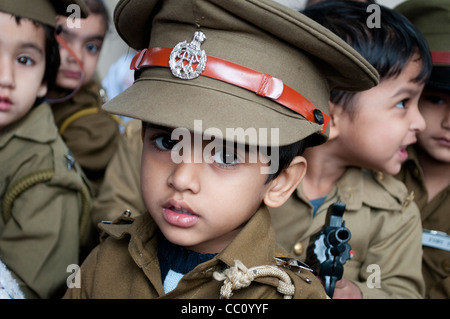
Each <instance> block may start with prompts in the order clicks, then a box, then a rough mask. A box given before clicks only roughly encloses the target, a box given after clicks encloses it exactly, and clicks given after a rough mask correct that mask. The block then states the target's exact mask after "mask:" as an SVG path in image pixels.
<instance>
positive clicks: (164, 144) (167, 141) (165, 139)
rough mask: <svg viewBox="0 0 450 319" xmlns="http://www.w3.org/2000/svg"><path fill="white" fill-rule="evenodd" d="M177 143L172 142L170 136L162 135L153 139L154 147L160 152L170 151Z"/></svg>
mask: <svg viewBox="0 0 450 319" xmlns="http://www.w3.org/2000/svg"><path fill="white" fill-rule="evenodd" d="M177 143H178V141H175V140H172V139H171V138H170V135H162V136H158V137H156V138H155V144H156V146H157V147H158V148H159V149H161V150H166V151H168V150H171V149H172V148H173V147H174V146H175V145H176V144H177Z"/></svg>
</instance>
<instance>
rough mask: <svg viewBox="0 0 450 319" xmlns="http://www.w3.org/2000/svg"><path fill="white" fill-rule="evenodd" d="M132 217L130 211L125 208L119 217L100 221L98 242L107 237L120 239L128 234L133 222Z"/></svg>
mask: <svg viewBox="0 0 450 319" xmlns="http://www.w3.org/2000/svg"><path fill="white" fill-rule="evenodd" d="M133 221H134V218H133V217H131V211H130V210H128V209H127V210H125V211H124V212H123V213H122V214H121V215H120V216H119V217H117V218H116V219H114V220H112V221H105V220H104V221H101V222H100V223H99V224H98V228H99V229H100V242H103V241H104V240H105V239H106V238H107V237H113V238H115V239H122V238H124V237H125V236H126V235H127V234H129V232H128V229H129V228H130V226H131V225H132V224H133Z"/></svg>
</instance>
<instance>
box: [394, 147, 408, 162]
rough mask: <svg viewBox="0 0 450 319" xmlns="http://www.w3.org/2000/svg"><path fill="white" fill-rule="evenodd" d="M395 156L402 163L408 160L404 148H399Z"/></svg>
mask: <svg viewBox="0 0 450 319" xmlns="http://www.w3.org/2000/svg"><path fill="white" fill-rule="evenodd" d="M397 154H398V156H399V157H400V160H401V161H402V162H404V161H406V160H407V159H408V151H406V147H401V148H399V149H398V151H397Z"/></svg>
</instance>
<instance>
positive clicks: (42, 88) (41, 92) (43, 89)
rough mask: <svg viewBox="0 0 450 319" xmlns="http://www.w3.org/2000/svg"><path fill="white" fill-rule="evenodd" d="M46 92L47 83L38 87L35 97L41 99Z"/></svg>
mask: <svg viewBox="0 0 450 319" xmlns="http://www.w3.org/2000/svg"><path fill="white" fill-rule="evenodd" d="M47 91H48V88H47V82H42V84H41V86H40V87H39V90H38V92H37V97H38V98H43V97H44V96H45V95H46V94H47Z"/></svg>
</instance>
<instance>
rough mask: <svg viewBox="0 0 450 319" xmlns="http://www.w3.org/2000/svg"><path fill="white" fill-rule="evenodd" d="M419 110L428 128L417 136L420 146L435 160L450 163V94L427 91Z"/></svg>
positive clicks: (421, 99) (423, 95) (421, 100)
mask: <svg viewBox="0 0 450 319" xmlns="http://www.w3.org/2000/svg"><path fill="white" fill-rule="evenodd" d="M419 109H420V112H421V113H422V115H423V117H424V119H425V122H426V123H427V127H426V129H425V130H424V131H422V132H420V133H419V134H418V135H417V139H418V144H419V145H420V147H421V149H423V150H425V151H426V152H427V153H428V154H429V155H430V156H431V157H432V158H434V159H435V160H437V161H439V162H445V163H450V92H448V91H447V92H446V91H437V90H430V89H425V90H424V91H423V93H422V96H421V98H420V101H419Z"/></svg>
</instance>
